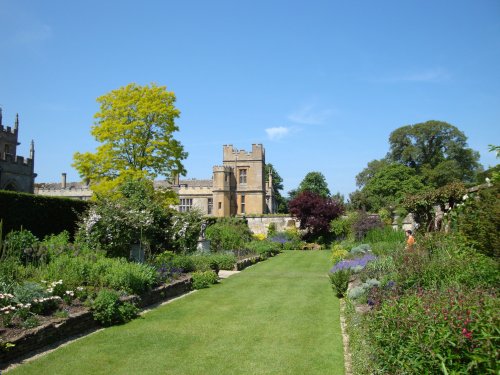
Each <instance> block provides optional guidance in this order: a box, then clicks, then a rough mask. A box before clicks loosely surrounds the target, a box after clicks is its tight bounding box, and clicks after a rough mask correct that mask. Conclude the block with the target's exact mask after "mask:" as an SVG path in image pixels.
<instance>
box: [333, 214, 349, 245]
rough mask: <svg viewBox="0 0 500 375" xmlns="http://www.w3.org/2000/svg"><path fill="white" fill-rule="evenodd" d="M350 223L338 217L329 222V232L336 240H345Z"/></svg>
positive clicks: (344, 218)
mask: <svg viewBox="0 0 500 375" xmlns="http://www.w3.org/2000/svg"><path fill="white" fill-rule="evenodd" d="M351 225H352V223H350V222H349V220H348V219H347V218H346V217H338V218H336V219H334V220H332V221H331V222H330V230H331V232H332V233H333V235H334V236H335V239H337V240H343V239H346V238H347V236H348V235H349V232H350V228H351Z"/></svg>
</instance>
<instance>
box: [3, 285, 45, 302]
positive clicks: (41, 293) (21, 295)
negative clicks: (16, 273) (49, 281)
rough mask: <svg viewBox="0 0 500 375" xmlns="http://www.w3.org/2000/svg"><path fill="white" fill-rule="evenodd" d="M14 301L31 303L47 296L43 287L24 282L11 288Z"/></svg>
mask: <svg viewBox="0 0 500 375" xmlns="http://www.w3.org/2000/svg"><path fill="white" fill-rule="evenodd" d="M12 292H13V294H14V300H15V302H16V303H23V304H26V303H31V302H32V301H33V300H34V299H41V298H45V297H48V296H49V293H48V292H47V290H46V289H45V287H44V286H42V285H40V284H38V283H35V282H30V281H26V282H24V283H22V284H19V285H16V286H14V288H13V291H12Z"/></svg>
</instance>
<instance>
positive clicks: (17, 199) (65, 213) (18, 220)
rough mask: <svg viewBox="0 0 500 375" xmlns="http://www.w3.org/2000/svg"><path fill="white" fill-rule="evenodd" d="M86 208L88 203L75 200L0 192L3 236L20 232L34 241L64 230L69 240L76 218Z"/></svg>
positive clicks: (74, 228) (0, 216) (74, 227)
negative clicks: (24, 232) (28, 233)
mask: <svg viewBox="0 0 500 375" xmlns="http://www.w3.org/2000/svg"><path fill="white" fill-rule="evenodd" d="M89 206H90V203H89V202H85V201H80V200H76V199H68V198H55V197H45V196H42V195H34V194H25V193H17V192H12V191H0V220H3V232H4V233H9V232H10V231H12V230H20V229H21V228H24V229H26V230H29V231H30V232H31V233H33V234H34V235H35V236H36V237H38V238H43V237H45V236H46V235H48V234H53V233H61V232H62V231H64V230H66V231H68V232H69V233H70V236H72V235H73V234H74V233H75V230H76V228H77V224H76V223H77V221H78V216H79V215H81V214H83V213H84V212H85V211H86V210H87V209H88V207H89Z"/></svg>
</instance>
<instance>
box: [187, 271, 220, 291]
mask: <svg viewBox="0 0 500 375" xmlns="http://www.w3.org/2000/svg"><path fill="white" fill-rule="evenodd" d="M192 277H193V289H203V288H208V287H209V286H210V285H211V284H216V283H217V280H218V277H217V274H216V273H215V272H213V271H196V272H193V275H192Z"/></svg>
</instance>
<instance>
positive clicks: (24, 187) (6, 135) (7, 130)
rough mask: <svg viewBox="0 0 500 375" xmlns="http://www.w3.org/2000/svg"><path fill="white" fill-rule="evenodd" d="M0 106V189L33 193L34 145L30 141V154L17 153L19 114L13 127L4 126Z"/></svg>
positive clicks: (34, 175) (34, 174)
mask: <svg viewBox="0 0 500 375" xmlns="http://www.w3.org/2000/svg"><path fill="white" fill-rule="evenodd" d="M2 121H3V120H2V109H1V108H0V190H11V191H18V192H22V193H33V191H34V185H35V177H36V173H35V172H34V170H35V145H34V143H33V141H31V148H30V156H29V158H25V157H23V156H19V155H17V146H19V145H20V143H19V142H18V135H19V115H16V120H15V122H14V127H11V126H6V127H4V125H3V122H2Z"/></svg>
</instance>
